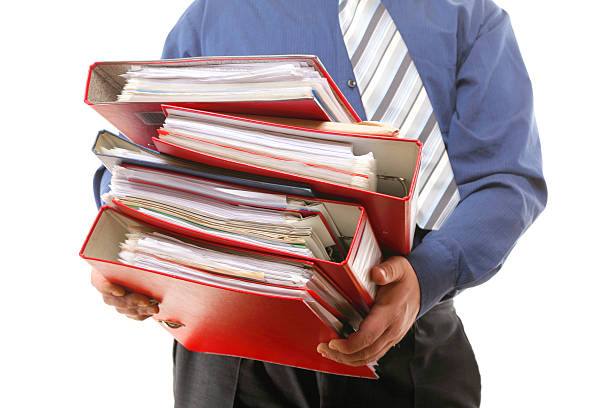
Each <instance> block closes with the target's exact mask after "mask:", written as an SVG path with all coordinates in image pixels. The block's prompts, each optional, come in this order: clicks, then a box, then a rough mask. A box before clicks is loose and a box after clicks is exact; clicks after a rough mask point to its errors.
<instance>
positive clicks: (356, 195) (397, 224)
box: [153, 105, 422, 254]
mask: <svg viewBox="0 0 612 408" xmlns="http://www.w3.org/2000/svg"><path fill="white" fill-rule="evenodd" d="M162 109H163V110H164V112H167V111H168V110H177V111H183V112H187V113H189V114H193V115H202V116H203V117H207V118H208V119H212V120H215V121H217V122H220V123H234V124H240V123H250V124H253V125H256V126H257V127H258V128H261V129H269V130H274V129H275V128H276V129H279V128H285V129H291V130H293V131H296V132H308V134H309V135H312V134H313V130H312V129H306V128H299V127H296V126H290V125H284V124H278V123H273V122H264V121H261V120H256V119H251V118H243V117H239V116H233V115H228V114H222V113H215V112H206V111H199V110H194V109H189V108H184V107H179V106H174V105H163V106H162ZM158 133H159V134H160V135H163V134H165V131H164V130H158ZM317 133H319V134H321V138H325V139H328V140H337V141H344V142H351V143H353V145H354V146H355V148H356V149H361V150H363V151H364V152H368V151H372V152H373V153H374V156H375V157H379V158H380V159H379V160H378V161H377V164H378V168H379V174H382V175H385V176H389V177H390V178H397V177H401V178H403V179H405V181H406V183H405V184H406V187H407V188H406V191H404V190H403V189H402V188H401V187H402V186H401V184H400V183H398V182H395V181H386V182H385V183H386V184H387V185H388V186H389V188H390V190H392V191H390V193H391V194H383V193H378V192H372V191H367V190H362V189H357V188H354V187H348V186H344V185H340V184H335V183H330V182H326V181H321V180H316V179H312V178H308V177H304V176H299V175H296V174H291V173H285V172H282V171H278V170H271V169H266V168H263V167H259V166H255V165H250V164H245V163H241V162H237V161H232V160H228V159H223V158H219V157H215V156H211V155H207V154H204V153H201V152H198V151H195V150H192V149H188V148H185V147H181V146H178V145H176V144H173V143H169V142H166V141H163V140H161V139H159V138H157V137H154V138H153V143H154V144H155V146H156V147H157V150H158V151H160V152H162V153H166V154H169V155H172V156H176V157H180V158H182V159H186V160H191V161H194V162H199V163H203V164H207V165H211V166H216V167H221V168H225V169H230V170H235V171H241V172H246V173H251V174H258V175H262V176H269V177H276V178H279V179H284V180H293V181H298V182H302V183H307V184H308V185H309V186H310V187H311V189H312V190H313V192H314V193H315V195H317V196H328V197H332V198H334V199H338V200H346V199H349V200H352V201H355V202H358V203H360V204H362V205H363V206H364V207H365V209H366V212H367V214H368V218H369V219H370V221H371V222H372V226H373V229H374V231H375V233H376V238H377V239H378V242H379V243H380V245H381V246H383V247H386V248H389V249H391V250H392V251H394V252H397V253H400V254H407V253H409V252H410V248H411V246H412V237H413V235H414V230H415V226H416V202H417V200H416V197H415V196H414V195H415V191H416V183H417V175H418V170H419V166H420V160H421V148H422V144H421V143H420V142H419V141H418V140H411V139H399V138H393V137H383V136H370V135H363V134H345V133H339V132H331V131H318V132H317ZM379 182H380V180H379Z"/></svg>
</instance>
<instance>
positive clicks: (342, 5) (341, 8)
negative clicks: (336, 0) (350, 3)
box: [338, 0, 347, 14]
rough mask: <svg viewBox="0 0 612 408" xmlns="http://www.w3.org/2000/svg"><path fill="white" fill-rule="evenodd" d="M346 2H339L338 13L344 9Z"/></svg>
mask: <svg viewBox="0 0 612 408" xmlns="http://www.w3.org/2000/svg"><path fill="white" fill-rule="evenodd" d="M346 3H347V1H346V0H340V4H339V5H338V13H340V14H342V12H343V11H344V8H345V7H346Z"/></svg>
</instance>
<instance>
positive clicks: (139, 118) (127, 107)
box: [85, 55, 360, 147]
mask: <svg viewBox="0 0 612 408" xmlns="http://www.w3.org/2000/svg"><path fill="white" fill-rule="evenodd" d="M282 60H291V61H300V62H304V63H306V64H308V65H309V66H311V67H314V68H315V69H316V70H317V71H319V73H320V74H321V76H322V77H324V78H326V79H327V81H328V82H329V85H330V87H331V89H332V91H333V92H334V95H335V96H336V98H337V99H338V101H339V102H340V103H341V104H342V105H344V106H345V108H346V109H347V110H348V112H349V113H350V114H351V116H352V117H353V118H354V120H355V121H356V122H359V121H360V119H359V116H358V115H357V113H356V112H355V111H354V110H353V108H352V107H351V106H350V104H349V103H348V101H347V100H346V98H345V97H344V96H343V95H342V92H340V90H339V88H338V87H337V86H336V84H335V83H334V81H333V80H332V78H331V76H330V75H329V73H328V72H327V71H326V70H325V67H323V64H322V63H321V61H320V60H319V58H318V57H316V56H314V55H277V56H240V57H198V58H183V59H173V60H156V61H121V62H119V61H117V62H96V63H94V64H93V65H91V67H90V68H89V74H88V77H87V87H86V91H85V103H87V104H88V105H90V106H92V107H93V108H94V109H95V110H96V111H97V112H98V113H100V114H101V115H102V116H104V117H105V118H106V119H107V120H108V121H109V122H110V123H112V124H113V125H114V126H115V127H117V129H119V130H120V131H121V132H122V133H123V134H125V135H126V136H127V137H128V138H130V140H132V141H134V142H136V143H138V144H140V145H143V146H149V147H153V145H152V144H151V137H152V136H154V135H155V130H156V129H157V128H158V127H159V126H160V125H161V124H162V123H163V119H164V117H163V114H162V112H161V104H160V103H154V102H116V100H117V96H118V95H119V94H120V93H121V90H122V88H123V85H124V83H125V80H124V79H123V78H122V77H120V76H119V75H121V74H123V73H125V72H127V71H128V70H129V69H130V66H131V65H166V66H173V67H182V66H190V65H194V64H195V63H202V62H209V63H215V62H220V61H222V62H224V63H228V62H230V63H231V62H232V61H240V62H257V61H282ZM176 105H179V106H186V107H191V108H194V109H204V110H211V111H217V112H234V113H250V114H257V115H270V116H285V117H292V118H299V119H314V120H323V121H328V120H332V118H331V117H330V116H329V115H328V114H327V113H326V112H325V110H324V109H323V108H322V107H321V105H320V104H319V102H318V101H317V99H316V96H315V95H313V96H312V98H306V99H295V100H285V101H257V102H219V103H180V104H176Z"/></svg>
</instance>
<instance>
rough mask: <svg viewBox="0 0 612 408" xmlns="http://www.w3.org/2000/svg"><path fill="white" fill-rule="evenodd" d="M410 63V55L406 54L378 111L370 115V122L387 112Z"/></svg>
mask: <svg viewBox="0 0 612 408" xmlns="http://www.w3.org/2000/svg"><path fill="white" fill-rule="evenodd" d="M411 62H412V58H410V54H408V53H406V54H405V55H404V59H403V60H402V63H401V64H400V66H399V68H398V70H397V72H396V74H395V77H394V78H393V81H391V84H390V85H389V88H388V90H387V93H386V94H385V96H384V97H383V100H382V102H381V103H380V105H379V106H378V109H376V112H374V115H372V120H380V119H381V118H382V116H383V115H384V114H385V112H387V111H388V110H389V106H391V100H392V99H393V98H394V97H395V95H396V94H397V91H398V90H399V89H400V87H399V85H400V83H401V82H402V81H403V80H404V77H405V75H406V72H408V68H410V63H411Z"/></svg>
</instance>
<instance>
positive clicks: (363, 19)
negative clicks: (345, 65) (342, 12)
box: [344, 0, 379, 55]
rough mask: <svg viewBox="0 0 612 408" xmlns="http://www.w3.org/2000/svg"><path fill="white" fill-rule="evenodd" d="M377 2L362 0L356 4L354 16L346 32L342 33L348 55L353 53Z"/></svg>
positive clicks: (374, 0)
mask: <svg viewBox="0 0 612 408" xmlns="http://www.w3.org/2000/svg"><path fill="white" fill-rule="evenodd" d="M378 4H379V3H378V2H377V1H376V0H362V1H360V2H359V4H358V5H357V8H356V9H355V18H353V20H352V21H351V24H349V27H348V29H347V30H346V34H345V35H344V42H345V44H346V49H347V50H348V53H349V55H353V54H354V53H355V49H356V48H357V45H358V44H359V40H361V37H363V33H364V32H365V30H366V27H367V25H368V21H369V20H370V18H371V17H372V16H373V15H374V12H375V11H376V8H377V6H378Z"/></svg>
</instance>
